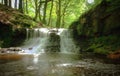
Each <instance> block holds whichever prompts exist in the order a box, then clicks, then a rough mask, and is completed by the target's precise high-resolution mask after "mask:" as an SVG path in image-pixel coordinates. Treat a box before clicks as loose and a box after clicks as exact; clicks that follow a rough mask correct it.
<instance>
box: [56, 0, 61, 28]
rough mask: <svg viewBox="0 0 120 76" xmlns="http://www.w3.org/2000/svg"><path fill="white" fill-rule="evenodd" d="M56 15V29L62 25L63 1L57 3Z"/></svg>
mask: <svg viewBox="0 0 120 76" xmlns="http://www.w3.org/2000/svg"><path fill="white" fill-rule="evenodd" d="M56 15H57V21H56V27H57V28H59V27H60V25H61V0H58V2H56Z"/></svg>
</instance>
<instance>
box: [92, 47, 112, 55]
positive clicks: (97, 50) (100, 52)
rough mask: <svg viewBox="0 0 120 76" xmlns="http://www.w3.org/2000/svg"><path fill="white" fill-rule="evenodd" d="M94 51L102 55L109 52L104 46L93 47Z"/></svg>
mask: <svg viewBox="0 0 120 76" xmlns="http://www.w3.org/2000/svg"><path fill="white" fill-rule="evenodd" d="M94 53H96V54H102V55H107V54H109V53H110V51H109V50H107V49H105V48H103V47H100V48H96V49H94Z"/></svg>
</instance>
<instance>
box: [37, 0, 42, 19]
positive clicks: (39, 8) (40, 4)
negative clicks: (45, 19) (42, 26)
mask: <svg viewBox="0 0 120 76" xmlns="http://www.w3.org/2000/svg"><path fill="white" fill-rule="evenodd" d="M41 6H42V3H41V0H40V1H39V6H38V12H39V13H38V14H39V20H40V21H41V19H42V18H41V12H40V11H41Z"/></svg>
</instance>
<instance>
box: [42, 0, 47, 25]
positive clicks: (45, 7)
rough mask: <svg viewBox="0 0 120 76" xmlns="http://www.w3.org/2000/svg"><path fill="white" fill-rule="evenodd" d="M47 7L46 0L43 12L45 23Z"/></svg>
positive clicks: (44, 21)
mask: <svg viewBox="0 0 120 76" xmlns="http://www.w3.org/2000/svg"><path fill="white" fill-rule="evenodd" d="M46 9H47V0H45V4H44V13H43V23H45V24H46Z"/></svg>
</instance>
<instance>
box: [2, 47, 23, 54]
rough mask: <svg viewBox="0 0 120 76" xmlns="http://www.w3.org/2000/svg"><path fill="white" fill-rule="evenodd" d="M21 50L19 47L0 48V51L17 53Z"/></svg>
mask: <svg viewBox="0 0 120 76" xmlns="http://www.w3.org/2000/svg"><path fill="white" fill-rule="evenodd" d="M20 51H23V50H22V49H21V48H20V47H10V48H1V49H0V53H18V52H20Z"/></svg>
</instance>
